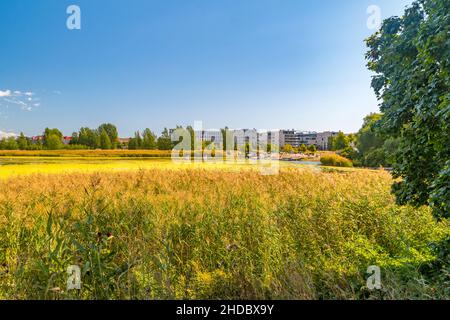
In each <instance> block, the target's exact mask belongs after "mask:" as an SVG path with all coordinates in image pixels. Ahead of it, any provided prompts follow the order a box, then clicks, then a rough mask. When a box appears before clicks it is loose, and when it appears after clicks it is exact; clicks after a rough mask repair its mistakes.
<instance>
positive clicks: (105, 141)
mask: <svg viewBox="0 0 450 320" xmlns="http://www.w3.org/2000/svg"><path fill="white" fill-rule="evenodd" d="M100 148H101V149H103V150H109V149H112V143H111V140H110V139H109V136H108V133H106V130H104V129H103V130H102V131H101V133H100Z"/></svg>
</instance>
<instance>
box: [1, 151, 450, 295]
mask: <svg viewBox="0 0 450 320" xmlns="http://www.w3.org/2000/svg"><path fill="white" fill-rule="evenodd" d="M5 161H6V159H3V163H5ZM8 161H11V163H9V164H7V165H3V166H0V176H1V179H0V188H1V190H2V192H1V193H0V248H1V249H0V298H1V299H216V298H217V299H439V298H440V299H442V298H448V291H446V290H448V287H446V285H445V283H444V282H436V281H435V282H433V281H431V280H430V279H426V278H424V277H423V276H422V275H421V273H420V272H419V270H420V268H422V267H423V266H426V265H429V264H431V263H433V261H434V260H435V259H436V255H435V253H434V252H433V250H432V246H431V244H432V243H435V242H439V241H440V240H441V239H443V238H445V237H446V236H448V235H449V234H450V226H449V225H448V222H446V221H441V222H437V221H435V220H434V219H433V217H432V214H431V212H430V210H429V208H427V207H422V208H418V209H417V208H412V207H409V206H397V205H396V204H395V200H394V198H393V197H392V195H391V194H390V186H391V183H392V178H391V176H390V175H389V173H387V172H384V171H372V170H364V169H349V168H346V169H345V170H317V168H316V167H314V166H295V165H285V166H282V168H281V171H280V174H279V175H273V176H270V175H261V174H260V172H258V170H256V169H255V168H253V167H251V166H245V165H243V166H239V167H238V168H234V169H231V168H228V167H222V166H217V165H214V166H207V165H205V166H203V165H200V166H187V167H186V166H176V165H174V164H172V163H171V162H170V161H164V160H162V159H161V160H154V161H136V162H133V160H129V159H127V160H117V161H113V160H111V159H110V161H111V162H108V159H98V161H99V162H98V163H97V164H95V160H92V159H90V160H89V161H88V162H83V160H82V159H78V158H74V159H70V160H69V162H58V161H54V162H52V161H51V159H41V158H40V160H38V159H33V158H30V159H28V160H27V159H22V161H25V162H26V164H24V163H23V162H22V163H14V161H16V162H17V161H19V160H17V159H15V158H10V159H9V160H8ZM27 161H28V162H27ZM85 161H86V160H85ZM91 161H94V162H91ZM20 168H22V169H20ZM71 168H72V169H71ZM89 168H90V169H89ZM14 170H16V171H15V173H14V174H7V173H5V172H12V171H14ZM20 170H22V171H20ZM70 265H78V266H79V267H80V268H81V279H82V288H81V290H70V291H68V290H67V289H66V283H67V277H68V275H67V272H66V270H67V267H68V266H70ZM370 265H377V266H379V267H381V270H382V286H383V287H382V289H381V290H375V291H369V290H367V288H366V278H367V274H366V270H367V267H368V266H370Z"/></svg>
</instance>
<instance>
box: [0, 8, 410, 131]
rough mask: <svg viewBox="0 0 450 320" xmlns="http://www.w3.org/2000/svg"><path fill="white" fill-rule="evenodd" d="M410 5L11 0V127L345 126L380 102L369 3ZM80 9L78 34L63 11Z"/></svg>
mask: <svg viewBox="0 0 450 320" xmlns="http://www.w3.org/2000/svg"><path fill="white" fill-rule="evenodd" d="M410 3H411V0H370V1H366V0H339V1H337V0H320V1H306V0H164V1H163V0H158V1H154V0H109V1H106V0H71V1H65V0H42V1H35V0H17V1H16V0H14V1H13V0H8V1H6V0H5V1H2V3H1V5H0V41H1V47H0V131H4V132H20V131H23V132H24V133H26V134H28V135H32V134H37V133H40V132H42V131H43V129H44V128H45V127H47V126H48V127H58V128H60V129H61V130H63V132H64V133H65V134H70V133H71V132H72V131H76V130H78V128H79V127H81V126H89V127H97V126H98V125H99V124H100V123H102V122H112V123H114V124H116V125H117V126H118V128H119V133H120V135H121V136H129V135H131V134H132V133H133V132H134V131H135V130H138V129H143V128H145V127H150V128H152V129H153V130H154V131H156V132H157V133H159V132H160V131H161V129H162V128H163V127H173V126H175V125H176V124H181V125H187V124H193V122H194V121H195V120H202V121H203V122H204V127H206V128H219V127H223V126H225V125H227V126H229V127H230V128H258V129H278V128H295V129H301V130H315V131H325V130H343V131H345V132H354V131H357V130H358V129H359V127H360V126H361V124H362V118H363V117H364V116H365V115H366V114H368V113H370V112H374V111H377V109H378V107H377V101H376V99H375V97H374V94H373V92H372V90H371V88H370V77H371V74H370V73H369V72H368V71H367V70H366V67H365V61H364V53H365V50H366V49H365V45H364V42H363V40H364V39H365V38H366V37H367V36H369V35H370V34H371V33H372V32H373V30H369V29H368V28H367V26H366V21H367V19H368V17H369V15H368V14H367V12H366V10H367V7H368V6H369V5H372V4H375V5H378V6H379V7H380V9H381V13H382V17H383V18H386V17H388V16H391V15H400V14H402V12H403V9H404V7H405V6H406V5H408V4H410ZM71 4H75V5H78V6H79V7H80V8H81V27H82V28H81V30H68V29H67V28H66V19H67V17H68V15H67V14H66V8H67V7H68V6H69V5H71Z"/></svg>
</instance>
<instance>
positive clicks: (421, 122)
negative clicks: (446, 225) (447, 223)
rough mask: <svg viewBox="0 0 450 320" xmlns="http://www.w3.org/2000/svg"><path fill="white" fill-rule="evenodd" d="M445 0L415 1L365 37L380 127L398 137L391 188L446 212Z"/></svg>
mask: <svg viewBox="0 0 450 320" xmlns="http://www.w3.org/2000/svg"><path fill="white" fill-rule="evenodd" d="M449 12H450V1H448V0H417V1H415V2H414V3H413V4H412V6H411V7H409V8H407V9H406V11H405V14H404V16H403V17H391V18H388V19H386V20H385V21H384V23H383V25H382V27H381V29H380V30H379V31H378V32H376V33H375V34H374V35H372V36H371V37H370V38H368V39H367V41H366V42H367V46H368V48H369V50H368V52H367V54H366V58H367V60H368V68H369V69H370V70H371V71H373V72H375V76H374V77H373V80H372V87H373V89H374V91H375V94H376V95H377V97H378V98H379V100H380V101H381V105H380V109H381V112H382V113H383V117H382V118H381V120H380V128H381V132H383V133H384V134H385V135H387V136H389V137H392V138H398V139H399V146H398V151H397V152H396V153H395V159H394V176H395V177H396V178H399V177H400V178H402V179H401V180H400V181H398V182H396V184H395V185H394V187H393V191H394V193H395V195H396V197H397V201H398V203H400V204H405V203H410V204H413V205H423V204H430V205H432V206H433V208H434V210H435V212H436V216H438V217H449V215H450V214H449V213H450V170H449V166H450V93H449V87H450V75H449V73H450V60H449V57H450V54H449V52H450V40H449V37H450V14H449Z"/></svg>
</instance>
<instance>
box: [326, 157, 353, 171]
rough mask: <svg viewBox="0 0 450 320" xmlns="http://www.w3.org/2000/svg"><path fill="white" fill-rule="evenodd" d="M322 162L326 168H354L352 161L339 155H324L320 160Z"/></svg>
mask: <svg viewBox="0 0 450 320" xmlns="http://www.w3.org/2000/svg"><path fill="white" fill-rule="evenodd" d="M320 162H321V163H322V164H323V165H324V166H332V167H347V168H349V167H353V162H351V160H349V159H347V158H344V157H341V156H339V155H337V154H329V155H324V156H322V157H321V158H320Z"/></svg>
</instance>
